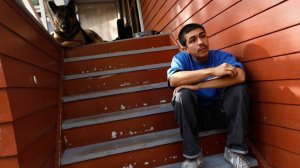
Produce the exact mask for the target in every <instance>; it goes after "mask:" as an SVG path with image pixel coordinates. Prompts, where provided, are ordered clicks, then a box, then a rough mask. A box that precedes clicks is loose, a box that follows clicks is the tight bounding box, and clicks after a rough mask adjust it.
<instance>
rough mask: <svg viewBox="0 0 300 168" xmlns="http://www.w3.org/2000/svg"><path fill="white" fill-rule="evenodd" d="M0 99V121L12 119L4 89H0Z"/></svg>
mask: <svg viewBox="0 0 300 168" xmlns="http://www.w3.org/2000/svg"><path fill="white" fill-rule="evenodd" d="M0 100H1V101H0V109H1V111H0V123H2V122H3V123H4V122H8V121H12V120H13V116H12V113H11V110H10V105H9V101H8V96H7V91H6V90H5V89H0Z"/></svg>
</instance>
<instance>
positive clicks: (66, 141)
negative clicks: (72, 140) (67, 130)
mask: <svg viewBox="0 0 300 168" xmlns="http://www.w3.org/2000/svg"><path fill="white" fill-rule="evenodd" d="M64 140H65V143H66V144H67V143H68V140H67V137H66V136H64Z"/></svg>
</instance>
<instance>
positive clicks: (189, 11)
mask: <svg viewBox="0 0 300 168" xmlns="http://www.w3.org/2000/svg"><path fill="white" fill-rule="evenodd" d="M210 2H211V0H202V1H195V0H194V1H192V2H191V3H190V4H189V5H188V6H187V7H186V8H185V9H183V10H182V12H180V13H179V14H178V15H177V16H176V18H174V19H173V20H172V21H171V22H170V23H169V24H168V25H167V26H166V27H165V28H164V29H163V31H168V32H172V31H173V30H175V29H176V28H177V27H178V26H180V25H181V24H182V23H184V22H185V21H186V20H188V19H189V18H190V17H192V16H193V15H194V14H195V13H197V12H198V11H199V10H201V9H202V8H203V7H205V6H206V5H207V4H208V3H210Z"/></svg>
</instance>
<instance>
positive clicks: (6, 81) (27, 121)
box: [0, 0, 62, 168]
mask: <svg viewBox="0 0 300 168" xmlns="http://www.w3.org/2000/svg"><path fill="white" fill-rule="evenodd" d="M0 34H1V38H2V40H0V61H1V64H0V167H5V168H18V167H20V168H40V167H42V165H45V164H46V162H50V163H51V164H49V163H47V165H52V168H53V167H54V165H55V166H57V165H58V161H55V159H54V156H55V155H56V153H55V150H56V148H57V149H59V146H56V143H57V139H56V134H57V133H56V132H57V130H56V129H57V128H56V124H57V122H59V117H58V112H57V111H58V109H59V108H58V105H59V103H60V99H59V87H60V79H61V69H60V66H61V60H62V51H61V48H60V47H59V46H58V45H57V44H56V43H55V42H54V40H53V39H52V37H51V36H50V35H49V33H48V32H47V31H46V30H44V28H43V27H42V26H41V25H39V23H38V22H37V21H36V20H35V19H34V18H33V17H32V16H31V15H30V14H29V13H28V12H25V11H24V10H23V8H22V7H20V6H19V5H18V4H17V3H16V2H15V1H10V0H3V1H0ZM3 39H5V40H3ZM34 77H35V79H36V81H37V82H34ZM57 156H58V153H57ZM58 157H59V156H58ZM48 167H49V166H48Z"/></svg>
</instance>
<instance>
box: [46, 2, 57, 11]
mask: <svg viewBox="0 0 300 168" xmlns="http://www.w3.org/2000/svg"><path fill="white" fill-rule="evenodd" d="M48 5H49V7H50V9H51V11H52V12H53V13H56V12H57V9H58V7H57V6H56V4H55V3H54V2H53V1H48Z"/></svg>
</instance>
